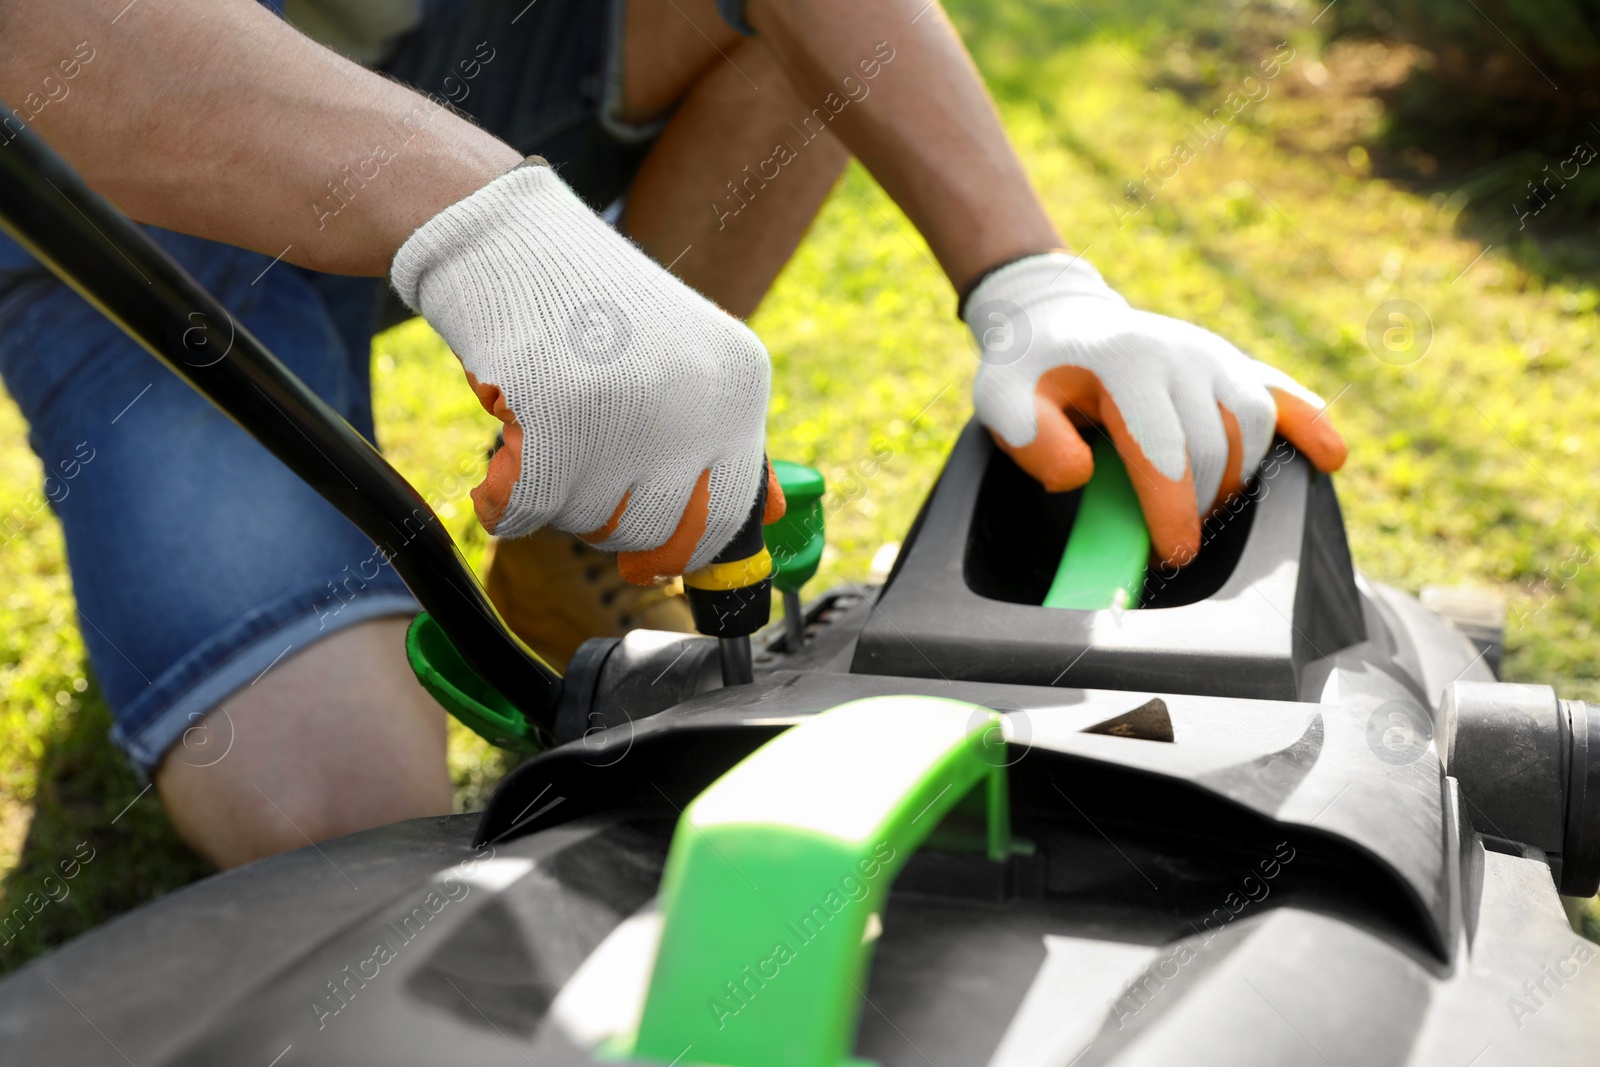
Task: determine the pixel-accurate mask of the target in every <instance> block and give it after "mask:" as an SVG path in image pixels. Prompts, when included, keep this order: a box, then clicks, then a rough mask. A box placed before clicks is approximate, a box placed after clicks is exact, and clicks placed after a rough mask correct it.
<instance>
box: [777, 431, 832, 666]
mask: <svg viewBox="0 0 1600 1067" xmlns="http://www.w3.org/2000/svg"><path fill="white" fill-rule="evenodd" d="M772 471H773V473H774V474H776V475H777V476H778V484H779V485H780V486H782V487H783V496H784V500H785V501H786V502H787V504H788V507H787V509H786V510H785V511H784V513H783V518H781V519H779V520H778V521H777V522H775V523H773V524H772V525H771V526H767V527H765V528H764V529H763V530H762V531H761V533H762V536H763V537H765V538H766V542H767V551H768V552H769V553H771V554H772V584H773V585H774V586H775V587H776V588H777V589H778V591H779V592H781V593H782V594H783V622H784V629H785V632H786V633H787V634H788V651H790V652H798V651H799V650H800V648H801V647H802V646H803V645H804V644H805V616H804V612H803V610H802V607H801V604H800V587H801V586H803V585H805V584H806V583H807V582H809V581H810V580H811V579H812V577H813V576H814V575H815V574H816V573H817V565H818V564H820V563H821V562H822V547H823V540H824V538H823V512H822V495H823V493H824V492H825V491H826V490H827V485H826V483H825V482H824V481H823V478H822V472H821V471H819V470H817V469H815V468H814V467H803V466H801V465H800V464H798V463H790V462H788V461H786V460H781V459H775V460H773V461H772Z"/></svg>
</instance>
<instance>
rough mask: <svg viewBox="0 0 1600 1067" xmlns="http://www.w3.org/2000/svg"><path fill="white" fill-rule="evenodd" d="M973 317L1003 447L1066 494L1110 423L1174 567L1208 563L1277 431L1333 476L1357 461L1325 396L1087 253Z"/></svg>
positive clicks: (981, 402) (995, 277) (1158, 547)
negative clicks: (1123, 288) (1091, 439)
mask: <svg viewBox="0 0 1600 1067" xmlns="http://www.w3.org/2000/svg"><path fill="white" fill-rule="evenodd" d="M963 317H964V318H965V320H966V323H967V325H968V327H969V328H970V329H971V330H972V332H973V335H974V336H975V337H976V338H977V340H978V344H979V346H980V349H981V353H980V354H981V357H982V360H983V365H982V366H981V367H980V368H979V369H978V375H977V380H976V381H975V382H974V384H973V403H974V406H975V408H976V409H977V414H978V418H979V419H980V420H981V421H982V422H983V423H984V425H985V426H987V427H988V428H989V431H990V432H991V433H992V434H993V435H994V438H995V441H996V442H997V443H998V444H999V446H1000V447H1001V448H1002V449H1004V450H1005V451H1006V452H1007V453H1008V454H1010V455H1011V457H1012V458H1013V459H1015V460H1016V461H1017V463H1018V465H1020V466H1021V467H1022V468H1023V469H1024V470H1026V471H1027V472H1028V473H1029V474H1031V475H1033V476H1034V477H1035V478H1037V479H1038V480H1039V482H1040V483H1041V484H1043V485H1044V487H1045V488H1046V489H1048V490H1050V491H1052V492H1062V491H1065V490H1069V489H1076V488H1078V487H1080V486H1082V485H1083V484H1084V483H1085V482H1087V481H1088V480H1089V476H1090V475H1091V474H1092V473H1093V472H1094V460H1093V458H1092V454H1091V452H1090V450H1089V446H1088V445H1087V444H1086V443H1085V442H1084V438H1083V434H1082V433H1080V432H1079V431H1080V428H1082V429H1083V431H1084V432H1085V433H1094V432H1098V431H1095V430H1090V429H1088V427H1090V426H1099V427H1103V428H1104V430H1105V432H1106V433H1108V434H1110V436H1111V440H1112V441H1113V442H1114V443H1115V445H1116V448H1117V452H1118V454H1119V455H1120V456H1121V457H1122V460H1123V462H1124V463H1125V464H1127V467H1128V473H1129V477H1130V479H1131V480H1132V482H1133V487H1134V490H1135V491H1136V492H1137V493H1138V496H1139V503H1140V505H1141V506H1142V507H1143V509H1144V515H1145V522H1146V523H1147V524H1148V525H1149V527H1150V539H1151V542H1152V545H1153V546H1154V548H1155V551H1156V554H1157V555H1159V556H1160V557H1161V559H1162V560H1163V561H1164V562H1167V563H1174V564H1177V565H1179V566H1182V565H1183V564H1186V563H1188V562H1189V561H1191V560H1192V559H1193V558H1194V556H1195V554H1196V553H1197V552H1199V550H1200V524H1201V521H1202V519H1203V518H1204V517H1205V516H1206V515H1208V514H1210V513H1211V512H1212V510H1214V509H1215V508H1216V507H1218V506H1219V505H1221V504H1222V503H1223V502H1224V501H1225V500H1227V499H1228V498H1229V497H1230V496H1232V495H1233V494H1235V493H1237V492H1239V491H1240V490H1241V489H1243V488H1244V484H1245V480H1246V479H1247V478H1248V477H1250V475H1251V474H1252V473H1253V472H1254V471H1255V469H1256V467H1257V466H1258V465H1259V464H1260V462H1261V460H1262V457H1263V456H1265V455H1266V451H1267V448H1268V446H1270V445H1271V443H1272V435H1273V433H1274V431H1276V432H1277V433H1281V434H1282V435H1283V436H1284V437H1285V438H1287V439H1288V441H1289V443H1290V444H1292V445H1294V446H1295V447H1296V448H1297V449H1299V450H1300V451H1301V452H1304V453H1305V454H1306V456H1307V457H1308V458H1309V459H1310V460H1311V462H1312V463H1313V464H1315V465H1316V467H1317V468H1318V469H1319V470H1323V471H1335V470H1338V469H1339V467H1340V466H1342V465H1343V463H1344V460H1345V444H1344V441H1343V439H1342V438H1340V436H1339V434H1338V433H1337V432H1336V431H1335V430H1334V429H1333V427H1332V426H1331V425H1330V424H1329V421H1328V420H1327V419H1326V418H1323V411H1324V408H1325V406H1326V405H1324V404H1323V402H1322V400H1321V399H1319V398H1318V397H1317V396H1316V394H1314V393H1312V392H1311V391H1310V390H1308V389H1306V388H1304V387H1303V386H1301V385H1299V384H1298V383H1297V382H1295V381H1294V379H1292V378H1290V377H1289V376H1288V375H1287V374H1284V373H1283V372H1282V371H1279V370H1277V369H1275V368H1273V367H1269V366H1267V365H1266V364H1265V363H1261V362H1259V361H1258V360H1254V359H1251V358H1250V357H1248V356H1246V355H1245V354H1244V353H1242V352H1240V351H1239V350H1238V349H1237V348H1235V347H1234V346H1233V345H1231V344H1229V343H1228V342H1227V341H1225V340H1223V339H1222V338H1220V337H1218V336H1217V335H1216V334H1214V333H1211V332H1210V331H1209V330H1205V329H1202V328H1201V327H1199V326H1195V325H1193V324H1192V323H1187V322H1182V321H1179V320H1177V319H1171V318H1167V317H1166V316H1164V315H1156V314H1153V313H1151V312H1148V311H1139V310H1137V309H1135V308H1132V307H1130V306H1129V305H1128V302H1127V301H1126V300H1124V299H1123V298H1122V297H1121V296H1119V295H1118V294H1117V293H1116V292H1115V291H1114V290H1113V289H1112V288H1111V287H1110V286H1108V285H1107V284H1106V283H1105V281H1104V280H1103V279H1102V278H1101V277H1100V273H1099V272H1098V271H1096V270H1095V269H1094V267H1093V266H1091V265H1090V264H1089V263H1088V262H1087V261H1086V260H1084V259H1083V258H1081V257H1078V256H1071V255H1067V254H1065V253H1057V252H1051V253H1045V254H1043V255H1037V256H1029V257H1028V258H1026V259H1021V260H1018V261H1016V262H1015V263H1011V264H1008V265H1007V266H1004V267H1001V268H999V269H998V270H995V271H993V272H991V273H990V274H989V275H987V276H986V277H984V278H983V279H982V280H981V281H980V282H979V284H978V285H977V287H976V288H975V289H973V291H972V292H971V294H970V295H969V296H968V297H967V300H966V304H965V306H964V309H963Z"/></svg>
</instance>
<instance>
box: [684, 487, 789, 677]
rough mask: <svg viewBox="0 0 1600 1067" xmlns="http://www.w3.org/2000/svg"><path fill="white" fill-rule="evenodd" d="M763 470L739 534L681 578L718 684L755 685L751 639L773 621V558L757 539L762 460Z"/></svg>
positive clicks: (763, 497) (763, 503)
mask: <svg viewBox="0 0 1600 1067" xmlns="http://www.w3.org/2000/svg"><path fill="white" fill-rule="evenodd" d="M762 466H763V476H762V478H761V485H760V488H759V489H757V491H756V499H755V502H754V504H752V505H751V507H750V514H749V515H748V516H746V518H745V520H744V525H743V526H740V527H739V532H738V533H737V534H735V535H734V537H733V540H732V541H729V542H728V545H727V547H725V548H724V549H723V550H722V551H721V552H719V553H717V555H716V556H715V557H714V558H713V559H712V560H711V562H710V563H708V564H706V565H705V566H704V567H701V568H700V569H699V570H695V571H690V572H689V573H688V574H685V575H684V576H683V586H684V592H685V593H686V594H687V595H688V598H689V609H690V611H691V612H692V613H693V614H694V625H695V629H697V630H699V631H700V632H701V633H703V634H705V635H707V636H709V637H715V638H716V639H717V652H718V655H719V656H720V658H721V660H722V684H723V685H746V684H748V683H750V682H752V681H754V680H755V667H754V664H753V663H752V661H751V656H750V635H751V634H753V633H755V632H756V631H757V630H759V629H761V628H762V627H763V626H765V625H766V624H767V620H768V619H769V618H771V616H772V556H771V554H770V553H768V551H767V546H766V543H765V542H764V541H763V540H762V537H761V519H762V515H763V514H764V513H765V512H766V509H767V483H768V481H769V479H770V478H771V474H772V470H771V466H770V465H769V464H768V463H767V461H766V460H765V459H763V460H762Z"/></svg>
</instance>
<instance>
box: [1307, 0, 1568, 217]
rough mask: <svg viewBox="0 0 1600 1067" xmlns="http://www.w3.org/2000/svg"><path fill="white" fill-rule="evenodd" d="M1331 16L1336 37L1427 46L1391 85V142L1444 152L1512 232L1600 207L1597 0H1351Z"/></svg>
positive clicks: (1458, 176) (1478, 203)
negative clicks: (1406, 74) (1408, 71)
mask: <svg viewBox="0 0 1600 1067" xmlns="http://www.w3.org/2000/svg"><path fill="white" fill-rule="evenodd" d="M1330 16H1331V17H1330V20H1329V21H1330V22H1331V23H1333V27H1334V33H1335V35H1336V36H1347V37H1350V36H1353V37H1378V38H1381V39H1384V40H1388V41H1395V42H1401V43H1404V44H1409V45H1412V46H1414V47H1415V48H1416V49H1418V56H1417V61H1416V63H1415V65H1414V66H1413V68H1412V71H1411V74H1410V77H1408V78H1406V79H1405V80H1404V81H1403V82H1401V83H1400V84H1399V85H1397V86H1395V87H1394V88H1392V89H1391V90H1389V91H1388V92H1387V93H1386V94H1385V97H1386V103H1387V105H1388V112H1389V115H1390V128H1389V130H1388V133H1387V137H1386V147H1388V148H1391V149H1397V150H1399V151H1400V152H1405V151H1407V150H1410V152H1411V153H1412V155H1413V156H1414V155H1415V154H1416V153H1417V152H1419V151H1420V152H1425V153H1427V154H1429V155H1430V156H1432V157H1436V158H1437V159H1438V160H1439V162H1440V164H1441V165H1442V169H1441V173H1440V177H1441V178H1447V179H1452V180H1454V181H1455V182H1456V183H1457V184H1459V186H1460V188H1461V189H1462V190H1463V191H1464V192H1465V193H1466V194H1467V195H1468V196H1469V197H1470V198H1471V200H1472V202H1473V206H1474V208H1475V209H1476V210H1477V211H1478V212H1479V214H1480V215H1481V216H1483V217H1485V218H1487V219H1493V218H1495V217H1500V218H1501V219H1502V220H1503V222H1504V223H1505V224H1506V226H1507V227H1508V228H1509V229H1510V230H1511V231H1513V232H1515V231H1520V230H1522V229H1526V228H1534V227H1538V228H1541V229H1546V230H1548V229H1550V228H1551V227H1552V226H1556V225H1569V224H1571V223H1572V222H1573V221H1574V220H1579V219H1583V220H1591V219H1594V218H1596V217H1597V216H1600V127H1597V126H1596V125H1595V122H1594V120H1595V116H1596V115H1600V0H1472V2H1471V3H1463V2H1462V0H1344V2H1342V3H1340V4H1338V5H1337V6H1335V7H1334V8H1332V10H1331V11H1330ZM1580 146H1583V147H1580ZM1585 157H1588V158H1587V161H1586V162H1585V161H1584V160H1585ZM1569 160H1570V161H1571V162H1568V161H1569ZM1563 164H1565V165H1564V166H1563ZM1497 212H1498V213H1499V215H1498V216H1497V215H1496V214H1495V213H1497Z"/></svg>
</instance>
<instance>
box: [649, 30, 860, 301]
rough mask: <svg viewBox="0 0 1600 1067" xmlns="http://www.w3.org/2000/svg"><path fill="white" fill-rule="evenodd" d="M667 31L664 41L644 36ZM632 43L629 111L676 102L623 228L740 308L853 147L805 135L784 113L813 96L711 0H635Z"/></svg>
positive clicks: (769, 277) (758, 290)
mask: <svg viewBox="0 0 1600 1067" xmlns="http://www.w3.org/2000/svg"><path fill="white" fill-rule="evenodd" d="M691 20H693V21H691ZM702 32H703V33H704V34H705V36H701V34H702ZM663 40H665V41H667V42H669V43H670V44H671V47H661V46H660V45H659V43H657V44H651V43H650V42H660V41H663ZM628 43H629V47H628V52H627V57H628V61H627V66H626V73H625V76H624V88H625V108H624V117H627V118H630V119H633V120H639V119H644V118H649V117H651V116H653V115H655V114H659V113H661V112H662V111H664V110H665V109H666V108H667V107H669V106H671V105H672V104H673V103H676V104H677V110H676V111H675V112H674V113H673V116H672V119H671V121H670V122H668V124H667V127H666V129H665V131H663V133H662V135H661V139H660V140H659V141H657V142H656V146H655V148H654V149H652V150H651V152H650V155H649V157H648V158H647V159H646V160H645V162H644V166H643V167H642V168H641V169H640V171H639V175H638V177H637V179H636V180H635V182H634V186H633V190H632V192H631V193H630V194H629V199H628V211H627V215H626V216H625V218H624V220H623V223H624V227H625V229H626V230H627V231H628V234H629V236H631V237H632V238H633V239H634V240H635V241H637V242H639V244H640V245H641V246H642V247H643V248H644V250H645V251H646V252H648V253H650V255H651V256H652V257H654V258H655V259H656V260H657V261H658V262H660V263H664V264H672V270H673V272H674V273H675V274H677V275H678V276H679V277H680V278H682V279H683V280H684V281H686V282H688V283H689V284H690V285H692V286H694V287H695V288H696V289H698V290H699V291H700V292H702V293H704V294H705V295H706V296H707V297H709V298H710V299H712V300H714V301H716V303H718V304H719V305H721V306H722V307H723V308H724V309H726V310H727V311H729V312H731V313H732V314H734V315H738V316H740V317H741V318H746V317H748V316H749V315H750V314H751V313H752V312H754V311H755V309H756V306H757V305H758V304H759V303H760V302H761V299H762V297H764V296H765V295H766V293H767V290H768V289H770V288H771V287H772V283H773V281H774V280H775V279H776V278H777V276H778V272H779V271H781V270H782V269H783V265H784V264H785V263H787V262H788V261H789V258H790V257H791V256H792V255H793V254H794V250H795V248H796V247H797V246H798V245H799V243H800V239H801V238H802V237H803V236H805V232H806V229H807V228H808V227H809V226H810V225H811V222H812V220H813V219H815V218H816V215H817V212H818V210H820V209H821V207H822V203H823V201H824V200H826V199H827V196H828V192H829V190H830V189H832V188H833V185H834V183H835V182H836V181H837V180H838V178H839V175H840V174H841V173H842V172H843V171H844V167H845V164H846V163H847V162H848V161H849V158H850V156H849V153H848V152H847V151H846V150H845V148H844V146H843V144H841V143H840V141H839V139H838V138H837V137H835V136H833V135H831V134H827V133H824V134H822V135H821V136H818V137H816V138H815V139H814V140H811V141H809V142H807V141H805V140H803V139H802V137H801V136H800V135H799V134H798V133H797V132H796V127H795V125H791V123H793V124H796V125H797V124H799V122H800V121H801V119H803V118H804V117H805V116H806V115H807V114H808V113H809V111H810V108H811V106H812V105H811V104H807V103H805V102H803V101H802V99H801V98H800V97H799V96H798V95H797V94H796V92H795V91H794V89H793V88H792V87H791V85H790V84H789V81H788V80H787V78H786V77H785V75H784V73H783V71H782V70H781V69H780V68H779V66H778V64H777V61H776V58H775V57H774V56H773V54H772V52H771V50H770V49H769V48H768V47H767V45H766V44H765V43H764V42H763V41H761V40H760V39H759V38H750V39H744V38H741V37H739V36H738V34H736V33H734V31H732V30H731V29H729V28H728V27H727V25H726V24H725V23H723V22H722V21H721V19H720V18H719V17H718V16H717V14H716V11H715V8H714V6H713V5H712V3H711V2H710V0H697V2H694V3H688V2H684V0H679V2H678V3H676V4H668V3H666V2H665V0H633V3H631V4H630V5H629V21H628ZM675 83H676V84H675ZM815 103H816V104H819V105H820V103H821V100H820V99H819V100H817V101H815ZM780 143H784V144H789V145H792V146H794V147H793V148H792V149H791V151H792V154H793V158H792V159H790V160H789V161H788V162H787V163H785V164H783V165H782V166H781V167H780V166H777V165H776V164H773V163H770V162H768V161H770V160H771V158H772V156H773V151H774V148H775V147H776V146H777V145H778V144H780ZM763 163H767V165H766V166H765V167H763ZM763 171H764V173H765V174H766V175H768V176H769V177H768V178H764V177H762V173H761V172H763ZM729 183H732V185H733V186H734V187H735V188H737V190H738V192H737V194H735V193H734V192H732V191H730V185H729ZM741 205H743V206H741Z"/></svg>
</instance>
